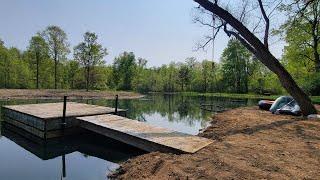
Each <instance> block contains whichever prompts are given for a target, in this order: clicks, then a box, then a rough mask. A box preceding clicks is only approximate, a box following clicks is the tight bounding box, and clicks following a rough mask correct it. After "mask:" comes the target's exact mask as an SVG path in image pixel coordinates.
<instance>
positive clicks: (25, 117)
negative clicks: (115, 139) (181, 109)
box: [2, 102, 126, 139]
mask: <svg viewBox="0 0 320 180" xmlns="http://www.w3.org/2000/svg"><path fill="white" fill-rule="evenodd" d="M2 108H3V112H4V119H5V121H6V122H8V123H10V124H12V125H15V126H17V127H19V128H22V129H24V130H25V131H27V132H29V133H32V134H34V135H36V136H38V137H40V138H43V139H50V138H55V137H59V136H62V135H68V134H74V133H76V132H77V131H79V126H78V125H79V121H78V120H76V117H81V116H91V115H100V114H114V113H115V109H114V108H110V107H104V106H96V105H89V104H82V103H75V102H68V103H67V111H66V124H65V125H64V124H63V123H62V115H63V113H62V112H63V103H43V104H25V105H11V106H3V107H2ZM117 114H118V115H123V116H125V114H126V111H125V110H122V109H118V112H117ZM63 125H64V126H63Z"/></svg>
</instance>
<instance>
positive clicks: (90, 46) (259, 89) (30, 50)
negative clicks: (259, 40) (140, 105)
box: [0, 3, 320, 95]
mask: <svg viewBox="0 0 320 180" xmlns="http://www.w3.org/2000/svg"><path fill="white" fill-rule="evenodd" d="M319 9H320V8H319V3H315V5H313V6H311V7H308V9H307V11H306V13H304V14H303V16H290V18H288V20H287V22H286V23H285V24H284V25H283V26H281V28H280V29H279V30H277V31H274V32H273V33H274V34H278V35H281V36H282V37H283V39H284V40H285V41H286V43H287V44H286V46H285V49H284V54H283V56H282V58H281V59H280V60H279V62H281V64H282V65H283V66H284V67H285V68H286V69H287V70H288V71H289V72H290V74H291V75H292V77H293V78H294V79H295V81H296V82H297V83H298V85H299V86H300V87H302V88H303V89H304V91H305V92H307V93H308V94H309V95H320V74H319V71H320V70H319V67H320V66H319V64H320V62H319V51H320V46H319V41H320V35H319V31H318V29H319V26H320V25H319V24H320V23H319V21H316V20H317V19H319V17H320V15H319V14H320V13H319V14H315V13H314V12H319ZM283 11H289V10H288V9H286V8H283ZM316 15H317V16H316ZM70 49H71V48H70V45H69V43H68V39H67V34H66V33H65V32H64V31H63V30H62V29H61V28H60V27H58V26H49V27H47V28H46V29H45V30H43V31H41V32H39V33H37V34H35V35H34V36H33V37H31V39H30V41H29V45H28V47H27V49H26V50H25V51H21V50H19V49H17V48H15V47H6V46H5V43H4V42H3V41H0V77H2V78H1V79H0V88H37V89H40V88H44V89H52V88H61V89H86V90H90V89H91V90H96V89H98V90H103V89H114V90H133V91H138V92H150V91H154V92H182V91H194V92H203V93H206V92H232V93H259V94H263V93H271V94H283V93H286V91H285V90H284V89H283V87H282V86H281V83H280V81H279V79H278V78H277V76H276V75H275V74H273V73H272V72H271V71H270V70H269V69H267V68H266V67H265V66H264V65H263V64H262V63H261V62H260V61H258V60H257V59H258V58H257V56H256V55H254V54H253V53H252V52H251V51H249V50H248V48H247V47H245V46H244V45H243V43H241V41H239V39H237V38H231V39H230V40H229V42H228V45H227V47H226V48H225V50H224V51H223V54H222V56H221V59H220V61H219V63H218V62H214V61H212V60H202V61H198V60H197V59H196V58H194V57H189V58H187V59H185V61H184V62H171V63H169V64H166V65H162V66H160V67H148V66H147V63H148V61H147V60H146V59H144V58H137V57H136V56H135V55H134V53H133V52H123V53H121V54H120V55H119V56H118V57H115V58H114V60H113V62H112V64H111V65H107V64H106V62H105V61H104V57H105V56H106V55H108V51H107V49H106V48H104V47H103V46H102V45H101V44H100V43H99V42H98V36H97V35H96V34H95V33H93V32H86V33H85V34H84V36H83V41H82V42H79V44H78V45H76V46H75V47H73V58H71V59H70V58H69V59H68V58H67V56H68V54H70Z"/></svg>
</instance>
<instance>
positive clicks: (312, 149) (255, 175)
mask: <svg viewBox="0 0 320 180" xmlns="http://www.w3.org/2000/svg"><path fill="white" fill-rule="evenodd" d="M317 109H320V106H317ZM199 136H203V137H207V138H211V139H214V140H215V142H214V143H213V144H211V145H209V146H207V147H205V148H204V149H202V150H200V151H198V152H197V153H195V154H192V155H191V154H182V155H174V154H165V153H159V152H154V153H149V154H145V155H142V156H138V157H136V158H133V159H130V160H128V161H126V162H125V163H123V164H121V167H120V168H119V169H118V170H117V171H116V172H115V173H113V174H112V175H110V177H111V178H115V179H318V178H319V177H320V121H319V120H316V119H313V120H312V119H305V118H302V117H292V116H283V115H272V114H271V113H269V112H267V111H262V110H259V109H258V108H257V107H245V108H237V109H233V110H229V111H226V112H223V113H219V114H216V115H215V116H214V117H213V120H212V122H211V126H210V127H208V128H207V129H206V130H205V131H204V132H203V133H201V134H199Z"/></svg>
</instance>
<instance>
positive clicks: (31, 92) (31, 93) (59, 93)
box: [0, 89, 142, 99]
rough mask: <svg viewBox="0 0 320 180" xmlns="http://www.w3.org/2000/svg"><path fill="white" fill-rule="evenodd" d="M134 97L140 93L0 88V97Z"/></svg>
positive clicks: (138, 96)
mask: <svg viewBox="0 0 320 180" xmlns="http://www.w3.org/2000/svg"><path fill="white" fill-rule="evenodd" d="M116 94H118V95H119V98H120V99H134V98H140V97H142V95H141V94H138V93H133V92H124V91H89V92H87V91H85V90H53V89H39V90H36V89H0V99H61V98H63V96H65V95H67V96H68V98H69V99H114V97H115V95H116Z"/></svg>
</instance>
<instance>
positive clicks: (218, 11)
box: [194, 0, 317, 115]
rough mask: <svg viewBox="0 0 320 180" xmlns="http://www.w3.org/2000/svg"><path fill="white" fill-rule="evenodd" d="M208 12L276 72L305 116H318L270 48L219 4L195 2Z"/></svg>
mask: <svg viewBox="0 0 320 180" xmlns="http://www.w3.org/2000/svg"><path fill="white" fill-rule="evenodd" d="M194 1H195V2H197V3H198V4H200V5H201V6H202V7H203V8H205V9H206V10H208V11H210V12H212V13H214V14H215V15H217V16H219V17H220V18H221V19H223V20H224V21H225V22H226V23H228V24H229V25H231V26H232V27H233V28H234V29H235V30H237V31H238V33H239V34H238V33H231V32H229V33H230V34H229V35H234V36H235V37H236V38H237V39H238V40H239V41H240V42H241V43H242V44H243V45H244V46H245V47H246V48H247V49H248V50H249V51H251V52H252V53H253V54H254V55H255V56H256V57H257V58H258V59H259V60H260V61H261V62H262V63H263V64H264V65H265V66H267V67H268V68H269V69H270V70H271V71H272V72H274V73H275V74H276V75H277V76H278V78H279V80H280V82H281V84H282V86H283V87H284V88H285V89H286V90H287V91H288V93H290V94H291V95H292V97H293V98H294V99H295V100H296V101H297V102H298V104H299V105H300V108H301V111H302V114H303V115H309V114H316V113H317V110H316V109H315V107H314V106H313V104H312V103H311V100H310V98H309V97H308V96H307V94H305V93H304V92H303V91H302V89H300V87H299V86H298V85H297V84H296V82H295V81H294V80H293V78H292V77H291V75H290V74H289V73H288V71H287V70H286V69H285V68H284V67H283V66H282V65H281V63H280V62H279V61H278V59H276V58H275V57H274V56H273V55H272V54H271V52H270V51H269V49H268V47H267V46H265V45H264V44H263V43H262V42H261V41H260V40H259V39H258V38H257V37H256V36H255V35H254V34H253V33H252V32H251V31H249V30H248V29H247V28H246V27H245V26H244V25H243V24H242V23H241V22H240V21H239V20H237V19H236V18H235V17H233V16H232V15H231V14H230V13H229V12H228V11H226V10H224V9H223V8H221V7H220V6H219V5H218V4H217V3H212V2H210V1H208V0H194Z"/></svg>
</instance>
